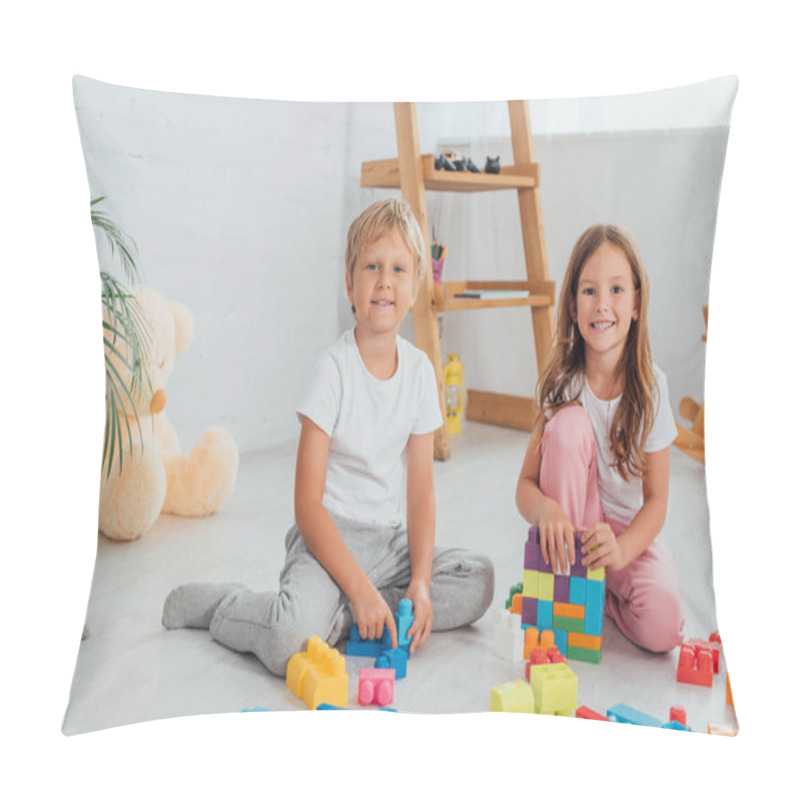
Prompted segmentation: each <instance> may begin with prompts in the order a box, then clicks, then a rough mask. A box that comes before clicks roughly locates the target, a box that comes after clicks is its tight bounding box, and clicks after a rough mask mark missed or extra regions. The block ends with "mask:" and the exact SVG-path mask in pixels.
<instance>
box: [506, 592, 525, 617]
mask: <svg viewBox="0 0 800 800" xmlns="http://www.w3.org/2000/svg"><path fill="white" fill-rule="evenodd" d="M508 610H509V611H510V612H511V613H512V614H521V613H522V592H517V593H516V594H515V595H514V596H513V597H512V598H511V605H510V606H509V609H508Z"/></svg>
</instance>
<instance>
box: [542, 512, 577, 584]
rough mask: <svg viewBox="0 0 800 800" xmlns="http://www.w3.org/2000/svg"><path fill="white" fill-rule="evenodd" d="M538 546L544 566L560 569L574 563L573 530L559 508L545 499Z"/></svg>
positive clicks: (563, 570) (564, 568)
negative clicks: (558, 567) (556, 566)
mask: <svg viewBox="0 0 800 800" xmlns="http://www.w3.org/2000/svg"><path fill="white" fill-rule="evenodd" d="M539 544H540V545H541V549H542V558H544V563H545V564H548V565H550V564H552V565H553V571H554V572H555V571H556V569H555V565H556V564H558V565H559V566H560V567H561V572H566V568H567V564H574V563H575V528H574V527H573V525H572V522H570V519H569V517H568V516H567V515H566V513H565V512H564V510H563V509H562V508H561V506H560V505H559V504H558V503H556V501H555V500H553V499H552V498H547V503H546V505H545V510H544V513H543V514H542V515H541V516H540V517H539Z"/></svg>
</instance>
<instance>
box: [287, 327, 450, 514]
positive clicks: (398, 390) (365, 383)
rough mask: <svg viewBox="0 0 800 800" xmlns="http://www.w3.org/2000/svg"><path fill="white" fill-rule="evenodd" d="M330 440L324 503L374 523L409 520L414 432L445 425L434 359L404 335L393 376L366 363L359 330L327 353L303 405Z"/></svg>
mask: <svg viewBox="0 0 800 800" xmlns="http://www.w3.org/2000/svg"><path fill="white" fill-rule="evenodd" d="M297 414H298V418H299V416H300V415H303V416H305V417H308V419H310V420H311V421H312V422H314V423H315V424H316V425H318V426H319V427H320V428H322V430H323V431H325V433H327V434H328V436H329V437H330V440H331V441H330V450H329V454H328V469H327V474H326V479H325V492H324V495H323V498H322V504H323V505H324V506H325V508H326V509H327V510H328V511H332V512H334V513H337V514H340V515H341V516H344V517H347V518H349V519H355V520H359V521H361V522H368V523H371V524H388V525H402V524H403V521H404V519H405V508H404V505H405V496H406V495H405V474H406V459H407V447H408V437H409V436H410V435H411V434H423V433H430V432H431V431H435V430H436V429H437V428H439V427H441V425H442V415H441V412H440V410H439V393H438V389H437V386H436V375H435V374H434V371H433V366H432V365H431V362H430V360H429V359H428V357H427V356H426V355H425V353H423V352H422V351H421V350H418V349H417V348H416V347H414V345H412V344H411V343H410V342H408V341H406V340H405V339H403V338H401V337H400V336H398V337H397V369H396V370H395V373H394V375H392V377H391V378H389V379H388V380H379V379H378V378H376V377H375V376H374V375H372V374H371V373H370V372H369V370H368V369H367V368H366V366H365V365H364V362H363V361H362V360H361V354H360V353H359V351H358V346H357V345H356V340H355V329H351V330H348V331H346V332H345V333H344V334H343V335H342V336H341V338H340V339H339V340H338V341H337V342H336V343H335V344H333V345H332V346H331V347H330V348H329V349H328V350H326V351H325V353H324V354H323V355H322V357H321V358H320V360H319V362H318V363H317V365H316V368H315V370H314V375H313V377H312V380H311V386H310V389H309V391H308V393H307V394H306V396H305V398H304V400H303V401H302V402H301V403H300V405H299V406H298V407H297Z"/></svg>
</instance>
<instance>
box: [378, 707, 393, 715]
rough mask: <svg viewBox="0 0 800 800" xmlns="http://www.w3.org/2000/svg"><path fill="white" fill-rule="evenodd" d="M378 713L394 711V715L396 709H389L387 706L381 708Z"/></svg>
mask: <svg viewBox="0 0 800 800" xmlns="http://www.w3.org/2000/svg"><path fill="white" fill-rule="evenodd" d="M378 711H394V713H395V714H397V713H398V711H397V709H396V708H389V706H381V707H380V708H379V709H378Z"/></svg>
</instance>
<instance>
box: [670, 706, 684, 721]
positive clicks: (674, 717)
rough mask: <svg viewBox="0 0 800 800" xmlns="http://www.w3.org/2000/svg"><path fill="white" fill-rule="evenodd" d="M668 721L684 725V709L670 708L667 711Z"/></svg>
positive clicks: (681, 707)
mask: <svg viewBox="0 0 800 800" xmlns="http://www.w3.org/2000/svg"><path fill="white" fill-rule="evenodd" d="M669 721H670V722H673V721H675V722H680V723H681V725H685V724H686V709H685V708H684V707H683V706H672V708H670V710H669Z"/></svg>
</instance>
